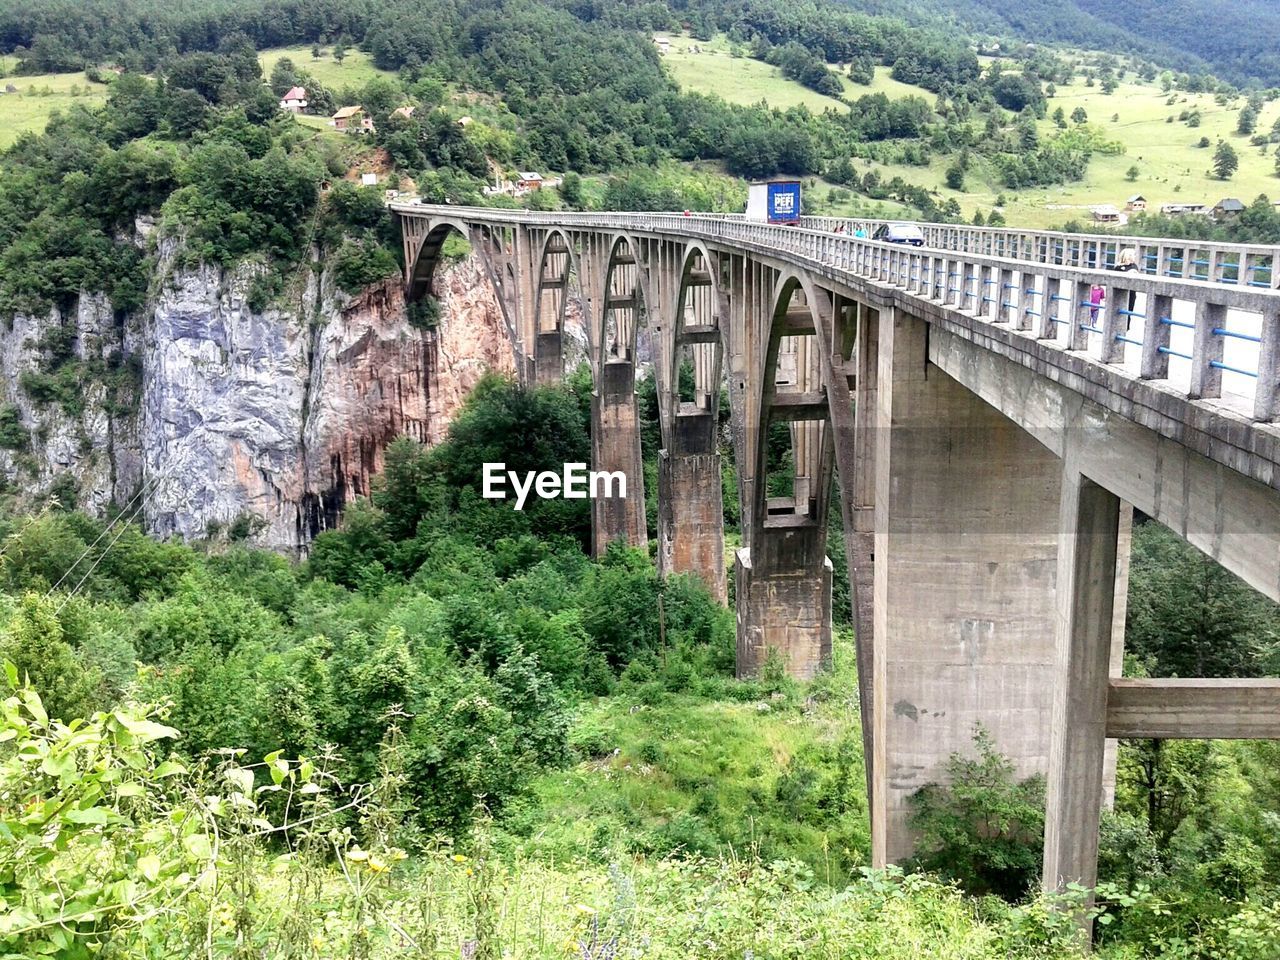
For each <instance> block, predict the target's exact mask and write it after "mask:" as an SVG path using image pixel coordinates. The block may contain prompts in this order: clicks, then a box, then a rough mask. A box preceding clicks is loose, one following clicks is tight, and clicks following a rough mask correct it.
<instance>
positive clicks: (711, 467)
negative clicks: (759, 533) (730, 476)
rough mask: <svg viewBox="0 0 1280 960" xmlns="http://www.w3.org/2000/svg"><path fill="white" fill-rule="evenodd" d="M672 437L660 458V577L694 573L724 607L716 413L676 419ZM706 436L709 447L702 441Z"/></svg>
mask: <svg viewBox="0 0 1280 960" xmlns="http://www.w3.org/2000/svg"><path fill="white" fill-rule="evenodd" d="M672 433H673V437H672V444H671V449H669V450H662V451H661V452H660V453H659V455H658V573H659V574H660V575H662V576H667V575H668V574H672V573H692V574H694V575H696V576H698V577H699V578H700V579H701V580H702V582H703V583H704V584H706V587H707V590H708V591H709V592H710V594H711V596H713V597H714V598H715V599H716V600H717V601H718V602H720V603H724V602H725V601H726V600H727V599H728V586H727V584H726V580H725V569H724V488H723V482H722V480H721V475H720V453H719V451H718V450H717V449H716V446H715V443H714V437H715V414H713V413H704V414H695V415H688V414H685V415H679V416H676V417H675V418H673V431H672ZM707 436H710V437H711V438H712V440H713V442H712V443H710V444H708V443H705V442H702V441H703V440H704V438H705V437H707Z"/></svg>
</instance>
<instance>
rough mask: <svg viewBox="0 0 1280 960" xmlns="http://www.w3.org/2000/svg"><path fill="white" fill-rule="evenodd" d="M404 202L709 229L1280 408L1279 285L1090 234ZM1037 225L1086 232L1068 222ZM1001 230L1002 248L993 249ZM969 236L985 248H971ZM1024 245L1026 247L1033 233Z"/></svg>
mask: <svg viewBox="0 0 1280 960" xmlns="http://www.w3.org/2000/svg"><path fill="white" fill-rule="evenodd" d="M392 206H393V209H395V210H396V212H398V213H401V214H402V215H406V216H425V217H431V216H433V215H434V216H440V217H452V218H455V219H458V218H461V219H463V220H466V221H469V222H475V223H512V224H534V223H543V224H547V225H556V226H562V227H570V228H572V227H585V228H590V229H607V230H616V231H619V232H630V233H639V234H656V235H660V236H668V237H672V238H673V239H691V238H697V239H699V240H702V241H704V242H707V243H710V244H713V245H719V246H722V247H728V248H730V249H737V250H743V251H750V252H753V253H755V254H757V255H759V256H761V257H764V258H771V259H774V260H780V261H784V262H787V263H790V264H793V265H794V266H797V267H800V268H804V269H809V270H813V271H815V272H817V273H822V274H826V275H827V276H829V277H830V278H831V279H832V280H834V281H836V282H840V281H841V280H842V279H844V280H848V281H862V282H864V283H865V282H870V283H872V284H875V285H877V286H882V287H887V288H892V289H893V290H894V291H895V295H896V296H897V297H900V298H905V302H904V304H903V305H904V306H906V307H907V308H909V309H910V308H911V303H910V301H911V300H912V299H916V300H919V301H923V302H927V303H929V304H932V305H933V306H934V307H942V308H945V309H948V310H953V311H958V312H960V313H962V314H965V315H968V316H970V317H973V318H976V319H979V320H983V321H986V322H989V323H991V324H994V325H1001V326H1005V327H1007V328H1008V329H1010V330H1015V331H1019V332H1021V333H1023V334H1024V335H1026V336H1028V337H1030V338H1033V339H1035V340H1038V341H1041V342H1047V343H1050V344H1052V345H1054V346H1056V347H1058V348H1060V349H1063V350H1066V351H1072V352H1075V353H1082V354H1085V355H1087V356H1090V357H1092V358H1093V359H1094V360H1096V361H1097V362H1099V363H1101V364H1105V365H1107V366H1109V367H1113V368H1118V369H1120V370H1122V371H1123V372H1125V373H1127V374H1129V375H1131V376H1133V377H1135V378H1138V379H1146V380H1153V381H1163V382H1165V383H1166V384H1167V385H1168V387H1169V388H1170V389H1172V390H1174V391H1176V392H1178V393H1180V394H1181V395H1183V396H1185V397H1188V398H1191V399H1206V400H1218V401H1221V402H1223V403H1224V404H1225V405H1226V406H1229V407H1232V408H1234V409H1237V410H1238V411H1239V412H1242V413H1245V414H1247V415H1249V416H1251V417H1252V419H1254V420H1258V421H1265V422H1271V421H1275V420H1276V419H1277V418H1278V417H1280V355H1278V354H1280V291H1276V290H1273V289H1270V288H1260V287H1256V286H1251V285H1247V284H1232V283H1223V282H1222V281H1221V279H1219V280H1217V281H1215V280H1210V279H1207V278H1205V277H1191V278H1188V277H1171V276H1168V275H1161V274H1157V273H1152V272H1142V271H1132V272H1117V271H1113V270H1107V269H1105V268H1104V267H1102V266H1101V263H1102V260H1100V259H1098V258H1096V257H1095V258H1094V259H1090V257H1089V256H1087V255H1085V254H1082V253H1081V251H1082V250H1083V249H1084V248H1083V247H1082V246H1080V245H1076V246H1074V247H1069V248H1065V249H1069V250H1070V255H1068V256H1063V257H1059V256H1057V255H1056V254H1055V255H1053V256H1048V257H1046V258H1045V259H1033V258H1025V257H1024V258H1018V257H1014V256H1008V255H1001V253H1003V254H1009V253H1012V252H1013V250H1012V248H1011V247H1010V246H1009V245H1007V244H1005V245H1001V244H996V243H994V241H992V242H990V243H988V242H986V241H984V242H983V243H982V244H976V242H975V244H970V243H969V242H968V241H963V240H961V239H958V238H960V237H963V236H964V234H963V231H962V232H960V233H957V234H953V235H952V236H951V240H952V242H953V244H954V245H953V246H947V245H940V246H936V247H934V246H928V245H926V246H924V247H911V246H904V245H900V244H892V243H885V242H878V241H873V240H870V239H865V238H860V237H856V236H852V235H850V234H849V233H847V232H845V233H833V232H832V231H831V230H814V229H807V228H805V227H804V226H803V225H802V226H800V227H788V226H777V225H771V224H764V223H759V222H753V221H747V220H745V219H743V218H741V217H734V216H706V215H685V214H661V213H641V214H635V213H536V212H530V211H523V210H499V209H488V208H461V207H429V206H419V205H411V204H393V205H392ZM946 229H957V228H950V227H948V228H946ZM1013 233H1014V234H1017V233H1018V232H1017V231H1014V232H1013ZM926 236H927V237H930V238H932V235H930V234H928V233H926ZM1029 236H1033V237H1046V238H1047V237H1056V238H1059V239H1062V240H1064V241H1068V240H1075V239H1077V238H1075V237H1073V236H1072V235H1069V234H1047V235H1041V234H1030V235H1029ZM1110 239H1112V240H1114V239H1115V238H1110ZM993 244H994V249H995V250H997V251H999V252H996V253H993V252H990V248H991V247H992V245H993ZM971 245H978V246H983V249H982V250H970V249H965V247H966V246H971ZM1019 249H1020V250H1022V251H1023V252H1025V247H1019ZM1166 249H1167V247H1166ZM1059 261H1062V262H1059ZM922 308H923V303H921V304H917V306H916V309H922Z"/></svg>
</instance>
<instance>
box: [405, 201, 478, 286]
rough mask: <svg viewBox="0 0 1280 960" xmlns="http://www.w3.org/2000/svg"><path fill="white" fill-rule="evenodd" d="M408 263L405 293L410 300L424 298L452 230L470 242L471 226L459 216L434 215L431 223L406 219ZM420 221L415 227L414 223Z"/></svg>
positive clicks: (406, 259) (406, 254) (406, 255)
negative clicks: (414, 227) (413, 226)
mask: <svg viewBox="0 0 1280 960" xmlns="http://www.w3.org/2000/svg"><path fill="white" fill-rule="evenodd" d="M405 224H406V227H407V229H406V232H405V237H404V243H405V262H406V263H408V264H410V269H409V275H408V276H407V277H406V278H405V288H406V289H405V293H406V296H407V298H408V300H409V302H410V303H413V302H416V301H418V300H421V299H422V298H423V297H424V296H426V295H427V294H428V293H430V292H431V284H432V282H433V281H434V280H435V273H436V266H437V265H438V264H439V262H440V250H441V248H443V247H444V243H445V241H446V240H447V239H448V238H449V234H450V233H457V234H458V235H459V236H461V237H462V239H464V240H466V241H467V242H468V243H470V242H471V228H470V226H468V224H467V223H466V221H465V220H461V219H458V218H456V217H432V218H431V220H430V221H429V223H428V224H418V222H417V221H412V220H410V221H405ZM414 224H417V227H416V230H414V229H413V228H412V226H411V225H414Z"/></svg>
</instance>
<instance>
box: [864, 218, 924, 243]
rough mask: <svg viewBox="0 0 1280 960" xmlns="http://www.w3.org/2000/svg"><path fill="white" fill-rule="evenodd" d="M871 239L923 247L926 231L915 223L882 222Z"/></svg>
mask: <svg viewBox="0 0 1280 960" xmlns="http://www.w3.org/2000/svg"><path fill="white" fill-rule="evenodd" d="M871 239H872V240H884V241H886V242H888V243H905V244H909V245H910V246H913V247H923V246H924V231H923V230H921V229H920V227H919V226H918V225H916V224H914V223H882V224H880V226H879V227H877V228H876V232H875V233H873V234H872V235H871Z"/></svg>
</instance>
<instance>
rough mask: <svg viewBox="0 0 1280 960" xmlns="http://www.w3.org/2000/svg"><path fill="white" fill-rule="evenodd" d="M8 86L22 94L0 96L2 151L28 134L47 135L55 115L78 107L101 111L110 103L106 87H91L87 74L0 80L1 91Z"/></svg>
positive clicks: (97, 84)
mask: <svg viewBox="0 0 1280 960" xmlns="http://www.w3.org/2000/svg"><path fill="white" fill-rule="evenodd" d="M7 84H13V85H14V86H15V87H17V88H18V92H17V93H6V94H4V95H3V96H0V148H4V147H8V146H10V145H11V144H12V143H13V142H14V141H15V140H17V139H18V137H19V136H21V135H22V134H24V133H26V132H27V131H31V132H33V133H40V132H41V131H43V130H44V128H45V125H46V124H47V123H48V122H49V117H50V116H52V115H53V113H54V112H55V111H59V110H67V109H69V108H71V107H72V106H74V105H75V104H77V103H78V104H83V105H84V106H86V107H98V106H101V105H102V104H103V103H105V102H106V99H107V88H106V86H105V85H104V84H99V83H90V82H89V81H88V80H86V79H85V76H84V74H83V73H42V74H36V75H34V76H29V77H4V78H0V89H4V87H5V86H6V85H7ZM77 91H78V92H77Z"/></svg>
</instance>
